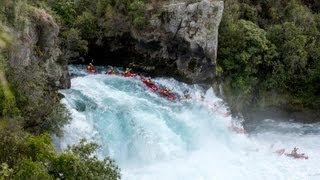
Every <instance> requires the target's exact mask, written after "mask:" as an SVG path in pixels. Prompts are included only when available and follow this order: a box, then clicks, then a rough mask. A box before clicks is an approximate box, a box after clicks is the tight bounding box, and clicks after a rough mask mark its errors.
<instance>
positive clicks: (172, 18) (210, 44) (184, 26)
mask: <svg viewBox="0 0 320 180" xmlns="http://www.w3.org/2000/svg"><path fill="white" fill-rule="evenodd" d="M156 2H157V3H150V4H146V14H147V19H148V23H147V25H145V27H135V26H133V27H132V28H130V30H129V32H125V33H124V35H122V37H111V38H108V39H106V40H104V42H103V43H102V44H104V46H106V47H104V49H103V50H101V52H102V53H105V55H104V57H102V58H101V57H100V58H101V59H103V60H102V61H104V62H103V63H101V64H103V65H120V66H127V65H129V66H131V67H133V68H136V69H137V70H143V71H147V72H151V73H156V74H157V75H159V74H160V75H161V74H163V75H167V76H168V75H170V76H174V77H176V78H178V79H182V80H186V81H188V82H192V83H196V82H204V81H207V80H212V79H213V78H214V77H215V64H216V54H217V45H218V29H219V24H220V21H221V18H222V12H223V1H221V0H220V1H219V0H192V1H182V0H180V1H177V0H176V1H156ZM115 28H116V27H115ZM89 49H92V50H89V51H92V54H93V56H95V55H97V52H98V51H97V48H89ZM112 53H113V54H115V55H114V56H113V57H110V54H112ZM89 54H90V52H89ZM129 54H130V56H128V55H129ZM121 55H126V57H125V58H121ZM93 58H94V59H99V57H98V58H96V57H93ZM112 58H113V59H114V60H112ZM97 63H98V62H97Z"/></svg>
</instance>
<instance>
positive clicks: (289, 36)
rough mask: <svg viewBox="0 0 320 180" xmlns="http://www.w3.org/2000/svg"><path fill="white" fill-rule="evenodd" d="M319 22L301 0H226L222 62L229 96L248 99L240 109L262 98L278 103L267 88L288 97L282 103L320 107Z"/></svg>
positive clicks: (233, 98)
mask: <svg viewBox="0 0 320 180" xmlns="http://www.w3.org/2000/svg"><path fill="white" fill-rule="evenodd" d="M319 22H320V21H319V14H314V13H313V12H312V11H310V9H309V8H308V7H306V6H304V5H303V4H302V3H301V2H300V1H298V0H288V1H264V0H258V1H255V2H253V1H248V0H241V1H240V0H231V1H227V2H226V3H225V12H224V15H223V19H222V22H221V26H220V30H219V32H220V34H219V48H218V64H219V65H220V66H221V67H222V71H223V75H222V76H223V77H224V79H225V86H226V89H228V90H226V91H228V93H229V95H230V97H231V99H232V100H231V101H232V102H233V103H237V101H239V98H240V103H243V104H244V106H242V107H240V106H239V108H238V109H237V110H240V109H241V108H244V107H245V106H246V107H254V106H255V103H257V102H259V99H268V100H269V101H267V102H265V103H266V105H271V106H272V105H279V104H273V103H278V102H280V101H276V100H273V99H271V97H269V98H268V97H266V96H269V95H270V94H269V93H266V92H268V91H272V92H273V93H274V94H281V95H282V97H283V98H286V100H285V101H284V100H281V103H284V104H289V105H292V106H295V105H297V106H299V107H304V106H305V107H311V108H320V100H319V99H320V98H319V92H320V86H319V83H317V81H319V71H320V48H319V45H320V28H319ZM220 72H221V71H220ZM241 97H242V98H241ZM272 97H275V98H277V97H279V96H277V95H275V96H272ZM241 99H245V101H241ZM268 103H269V104H268Z"/></svg>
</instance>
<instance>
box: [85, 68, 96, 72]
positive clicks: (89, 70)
mask: <svg viewBox="0 0 320 180" xmlns="http://www.w3.org/2000/svg"><path fill="white" fill-rule="evenodd" d="M87 71H88V72H90V73H96V72H97V70H96V68H87Z"/></svg>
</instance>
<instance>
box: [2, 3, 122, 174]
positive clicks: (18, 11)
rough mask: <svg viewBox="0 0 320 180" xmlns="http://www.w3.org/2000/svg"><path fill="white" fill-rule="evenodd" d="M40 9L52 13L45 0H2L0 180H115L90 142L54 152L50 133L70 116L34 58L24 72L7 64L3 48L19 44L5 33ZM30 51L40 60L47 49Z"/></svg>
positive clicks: (113, 167) (116, 171)
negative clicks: (95, 154)
mask: <svg viewBox="0 0 320 180" xmlns="http://www.w3.org/2000/svg"><path fill="white" fill-rule="evenodd" d="M39 8H41V9H45V10H46V11H49V12H51V13H53V11H52V10H51V7H50V5H49V4H48V3H47V1H41V0H39V1H27V0H19V1H11V0H6V1H0V147H1V148H0V180H4V179H119V178H120V174H119V169H118V167H117V166H116V165H115V163H114V162H113V161H112V160H111V159H109V158H106V159H105V160H99V159H97V157H95V156H94V155H93V153H94V151H95V150H96V149H97V148H98V146H97V145H96V144H94V143H87V142H85V141H84V140H83V141H81V142H80V144H79V145H76V146H73V147H70V148H69V149H68V150H66V151H65V152H61V153H57V152H55V150H54V146H53V144H52V142H51V138H50V136H49V135H48V133H53V134H58V135H59V133H60V132H61V131H60V130H61V127H62V125H63V124H65V123H66V122H67V121H68V119H69V117H68V113H67V111H66V110H65V108H64V107H63V106H62V105H61V104H60V103H59V98H58V94H57V91H56V90H54V89H50V85H48V81H47V80H46V77H47V75H45V74H41V72H43V71H41V70H40V69H39V68H41V67H40V66H39V64H36V63H35V62H33V64H32V70H30V69H26V71H25V72H26V73H27V72H30V73H28V74H27V75H26V73H25V74H19V73H18V72H14V70H13V69H12V68H9V66H7V63H8V57H9V56H10V55H9V54H8V52H9V51H8V49H7V48H10V47H11V45H14V44H15V43H19V42H14V41H12V40H11V38H10V35H9V34H14V33H12V31H16V32H19V31H21V30H22V29H23V28H24V26H26V22H27V21H26V20H28V19H27V18H32V17H34V16H36V15H39V12H41V11H39ZM88 17H89V18H88ZM90 18H92V16H90V15H88V16H86V17H83V18H81V19H80V20H79V23H80V24H81V25H84V24H85V23H86V22H87V21H91V19H90ZM34 23H37V22H34ZM9 29H10V31H11V33H9ZM87 30H88V29H87ZM75 31H79V30H75ZM64 32H66V31H64ZM79 32H80V31H79ZM12 39H13V38H12ZM33 51H34V52H32V53H34V54H35V55H38V56H39V58H41V56H42V54H43V53H46V52H45V51H43V47H41V44H39V45H38V46H36V47H34V48H33ZM37 70H38V72H39V73H37ZM32 72H33V73H32ZM46 90H47V91H46ZM31 91H32V92H33V93H31ZM49 91H50V92H49Z"/></svg>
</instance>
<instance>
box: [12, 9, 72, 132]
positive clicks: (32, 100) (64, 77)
mask: <svg viewBox="0 0 320 180" xmlns="http://www.w3.org/2000/svg"><path fill="white" fill-rule="evenodd" d="M18 10H19V13H17V14H19V16H18V17H16V22H15V23H14V24H15V26H14V27H11V28H10V31H11V36H12V37H13V40H12V41H13V43H12V45H11V46H10V47H9V48H8V50H7V51H8V53H7V65H6V66H7V71H6V75H7V77H8V81H9V82H10V84H11V85H12V87H13V88H14V89H15V95H16V97H17V105H18V108H19V109H20V110H21V115H22V116H23V118H24V119H25V124H24V125H23V127H24V128H26V129H32V131H34V132H37V129H36V128H35V127H37V128H40V129H42V130H43V129H46V128H47V127H44V126H47V124H48V123H50V122H53V121H51V119H48V117H49V115H50V114H51V117H54V116H53V115H52V114H53V113H55V114H58V113H59V112H57V109H58V108H59V106H60V105H59V96H58V90H59V89H61V88H68V87H69V86H70V80H69V77H68V67H67V61H66V60H65V61H63V60H61V59H59V56H60V54H61V51H60V49H59V46H58V45H59V42H58V33H59V26H58V25H57V24H56V23H55V21H54V19H53V18H52V16H51V15H49V14H47V13H46V12H45V11H44V10H41V9H37V8H34V7H31V6H25V7H24V9H18ZM18 10H17V11H18ZM57 117H58V116H55V118H57ZM59 118H60V117H59Z"/></svg>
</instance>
